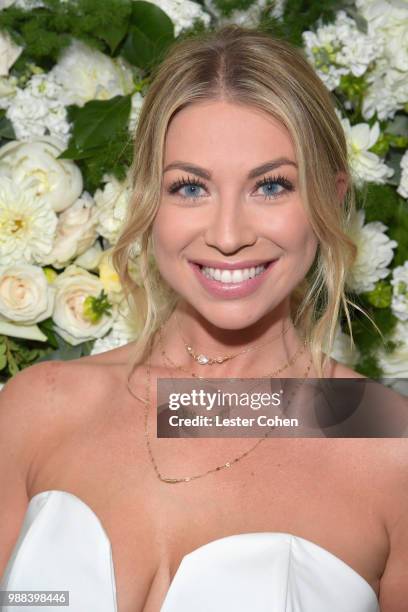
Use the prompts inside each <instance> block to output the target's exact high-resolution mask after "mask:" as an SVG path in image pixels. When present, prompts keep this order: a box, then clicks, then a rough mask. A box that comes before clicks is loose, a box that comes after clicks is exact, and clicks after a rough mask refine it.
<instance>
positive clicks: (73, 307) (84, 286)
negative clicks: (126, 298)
mask: <svg viewBox="0 0 408 612" xmlns="http://www.w3.org/2000/svg"><path fill="white" fill-rule="evenodd" d="M54 285H55V287H56V289H57V294H56V299H55V308H54V313H53V320H54V323H55V326H56V331H57V333H58V334H59V335H60V336H61V337H62V338H63V339H64V340H66V341H67V342H69V343H70V344H72V345H77V344H80V343H81V342H86V341H88V340H93V339H95V338H101V337H102V336H104V335H105V334H106V333H107V332H108V331H109V329H110V328H111V327H112V325H113V323H114V321H115V319H116V316H117V306H116V305H115V304H113V305H112V309H111V316H109V315H108V314H107V313H106V312H104V313H103V315H102V316H101V318H100V319H99V321H96V322H92V321H90V320H89V319H88V318H87V317H86V316H85V313H84V302H85V300H86V298H88V297H89V296H93V297H97V296H99V294H100V293H101V291H102V290H103V284H102V282H101V281H100V279H99V278H98V277H97V276H95V275H94V274H91V273H90V272H88V271H87V270H83V269H82V268H80V267H79V266H76V265H74V264H71V265H70V266H68V267H67V268H66V269H65V270H64V272H62V274H60V275H59V276H58V277H57V278H56V280H55V282H54Z"/></svg>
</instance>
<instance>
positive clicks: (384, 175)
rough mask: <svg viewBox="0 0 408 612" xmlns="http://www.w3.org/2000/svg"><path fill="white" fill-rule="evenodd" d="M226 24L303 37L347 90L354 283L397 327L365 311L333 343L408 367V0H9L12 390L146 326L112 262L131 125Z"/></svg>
mask: <svg viewBox="0 0 408 612" xmlns="http://www.w3.org/2000/svg"><path fill="white" fill-rule="evenodd" d="M224 23H239V24H243V25H247V26H251V27H258V26H259V27H262V28H264V29H266V30H267V31H268V32H270V34H271V35H273V36H279V37H283V38H285V39H286V40H289V41H290V42H292V43H293V44H295V45H297V46H298V47H301V48H302V49H303V51H304V53H305V55H306V57H307V58H308V60H309V62H310V63H311V64H312V65H313V66H314V68H315V70H316V72H317V73H318V75H319V77H320V78H321V79H322V81H323V83H324V84H325V86H326V87H327V88H328V89H329V90H330V91H331V92H332V94H333V97H334V99H335V101H336V104H337V111H336V112H337V113H338V116H339V118H340V120H341V123H342V125H343V128H344V131H345V134H346V137H347V142H348V150H349V158H350V163H351V168H352V172H353V177H354V181H355V186H356V189H357V196H358V201H357V204H358V212H357V214H356V217H355V220H354V223H353V226H352V227H351V229H350V231H351V234H352V237H353V239H354V240H355V242H356V243H357V245H358V257H357V261H356V262H355V265H354V267H353V268H352V269H350V270H349V272H348V279H347V289H348V291H349V292H351V297H352V299H353V301H355V302H356V303H357V304H359V305H361V306H362V307H364V309H365V310H366V311H367V312H368V313H369V314H370V316H371V317H372V318H373V319H374V321H375V322H376V324H377V325H378V327H379V328H380V329H381V331H382V333H383V335H384V338H385V342H384V341H383V340H382V339H381V337H380V336H379V335H378V332H377V331H376V330H375V328H374V327H373V325H372V324H371V323H370V322H369V321H368V319H367V318H366V317H364V316H363V315H361V313H359V311H358V310H356V309H353V313H354V314H353V321H352V323H353V334H354V338H355V341H356V348H355V349H354V350H351V349H350V345H349V336H348V335H347V327H346V324H345V321H343V320H342V321H339V323H338V327H337V335H336V342H335V346H334V350H333V352H332V356H333V357H334V358H335V359H337V360H339V361H341V362H343V363H345V364H346V365H349V366H350V367H353V368H354V369H356V370H358V371H360V372H361V373H363V374H365V375H366V376H370V377H373V378H380V379H381V378H382V377H391V378H394V377H395V378H404V377H408V151H407V144H408V3H407V2H406V0H355V1H347V0H343V1H340V0H339V1H336V0H321V1H319V2H309V1H307V0H287V1H286V2H284V1H283V0H280V1H276V2H273V1H271V0H269V1H268V0H256V1H251V0H235V1H233V0H202V1H190V0H151V1H149V2H145V1H138V0H135V1H132V0H31V1H30V0H0V387H1V384H2V383H4V382H5V381H7V379H8V378H9V377H10V376H12V375H13V374H15V373H16V372H17V371H18V370H21V369H23V368H25V367H27V366H29V365H31V364H33V363H35V362H37V361H40V360H46V359H72V358H78V357H80V356H82V355H86V354H96V353H99V352H102V351H106V350H109V349H111V348H115V347H117V346H120V345H122V344H125V343H127V342H129V341H131V340H133V339H135V338H136V337H137V333H138V331H139V329H140V328H139V326H138V323H139V322H138V321H135V320H131V319H130V318H129V317H127V314H128V311H127V306H126V303H125V302H124V301H123V297H124V295H123V292H122V289H121V286H120V283H119V279H118V277H117V274H116V272H115V270H114V269H113V266H112V262H111V259H110V252H111V250H112V247H113V246H114V245H115V242H116V240H117V238H118V235H119V232H120V229H121V224H122V222H123V219H124V215H125V212H126V209H127V206H128V202H129V196H130V189H129V176H128V169H129V167H130V164H131V161H132V149H133V143H132V134H133V132H134V129H135V127H136V125H137V121H138V116H139V111H140V108H141V105H142V103H143V97H144V95H145V93H146V91H147V89H148V87H149V81H150V75H151V71H152V68H153V67H154V66H155V65H156V64H157V63H158V62H160V60H161V58H162V57H163V53H164V52H165V50H166V49H167V47H168V45H170V44H171V43H172V42H173V41H174V40H175V39H177V38H183V37H188V36H190V35H192V34H194V33H195V32H199V31H203V30H207V29H212V28H214V27H218V26H219V25H221V24H224ZM136 146H137V142H136ZM136 262H137V260H136ZM132 272H134V278H135V282H138V275H137V263H136V265H135V266H134V269H133V271H132Z"/></svg>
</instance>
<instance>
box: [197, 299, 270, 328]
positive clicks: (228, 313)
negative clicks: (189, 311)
mask: <svg viewBox="0 0 408 612" xmlns="http://www.w3.org/2000/svg"><path fill="white" fill-rule="evenodd" d="M185 299H187V298H185ZM189 303H190V305H191V306H192V308H193V309H194V310H196V311H197V312H198V313H199V315H200V316H201V317H203V319H205V320H206V321H208V322H209V323H211V324H212V325H214V326H215V327H218V328H219V329H225V330H231V331H232V330H236V331H239V330H242V329H246V328H247V327H250V326H251V325H254V324H256V323H257V322H258V321H259V320H260V319H262V317H263V316H264V315H265V314H266V312H259V313H257V312H255V309H254V305H253V304H249V303H248V304H243V301H242V300H234V302H233V301H231V300H230V301H229V302H227V303H224V304H221V303H217V302H214V303H213V304H211V305H206V306H204V305H198V304H194V303H193V302H189Z"/></svg>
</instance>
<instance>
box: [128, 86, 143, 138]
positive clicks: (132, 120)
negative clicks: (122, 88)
mask: <svg viewBox="0 0 408 612" xmlns="http://www.w3.org/2000/svg"><path fill="white" fill-rule="evenodd" d="M131 102H132V106H131V109H130V117H129V131H130V132H131V134H134V132H135V130H136V127H137V124H138V121H139V115H140V111H141V108H142V105H143V96H142V94H141V93H140V91H137V92H136V93H135V94H133V96H132V98H131Z"/></svg>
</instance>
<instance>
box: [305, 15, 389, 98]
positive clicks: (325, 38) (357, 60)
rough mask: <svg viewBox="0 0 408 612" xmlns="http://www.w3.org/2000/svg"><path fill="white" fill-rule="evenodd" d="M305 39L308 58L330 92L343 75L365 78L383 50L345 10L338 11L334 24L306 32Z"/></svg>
mask: <svg viewBox="0 0 408 612" xmlns="http://www.w3.org/2000/svg"><path fill="white" fill-rule="evenodd" d="M302 38H303V43H304V46H305V52H306V56H307V57H308V59H309V61H310V62H311V64H312V65H313V66H314V67H315V69H316V71H317V73H318V75H319V77H320V78H321V80H322V81H323V83H324V84H325V85H326V87H327V88H328V89H329V90H330V91H332V90H333V89H335V88H336V87H338V85H339V84H340V79H341V76H342V75H344V74H349V73H351V74H353V75H354V76H356V77H359V76H361V75H363V74H364V73H365V72H366V70H367V68H368V67H369V66H370V64H372V62H373V61H374V60H375V59H376V58H377V57H378V55H379V53H380V51H381V48H380V47H379V44H378V41H377V40H376V39H375V37H373V36H371V35H369V34H364V33H363V32H360V30H359V29H358V28H357V25H356V23H355V21H354V19H352V18H351V17H349V16H348V15H347V14H346V13H345V12H344V11H338V13H337V15H336V20H335V21H334V23H331V24H326V25H320V26H319V27H318V28H317V30H316V32H312V31H309V30H308V31H306V32H303V34H302Z"/></svg>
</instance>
